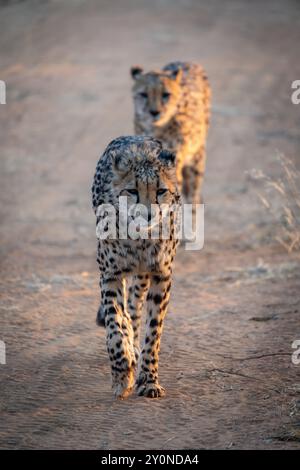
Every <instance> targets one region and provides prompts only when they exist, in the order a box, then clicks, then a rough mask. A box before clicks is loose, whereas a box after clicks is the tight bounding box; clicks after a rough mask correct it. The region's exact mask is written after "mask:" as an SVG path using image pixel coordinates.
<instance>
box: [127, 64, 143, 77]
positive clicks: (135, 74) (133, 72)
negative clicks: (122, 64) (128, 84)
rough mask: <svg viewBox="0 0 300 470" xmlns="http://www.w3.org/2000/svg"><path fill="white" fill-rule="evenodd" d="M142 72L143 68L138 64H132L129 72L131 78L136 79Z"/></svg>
mask: <svg viewBox="0 0 300 470" xmlns="http://www.w3.org/2000/svg"><path fill="white" fill-rule="evenodd" d="M142 73H143V68H142V67H140V66H139V65H133V66H132V67H131V69H130V74H131V76H132V78H133V80H137V79H138V78H139V77H140V76H141V75H142Z"/></svg>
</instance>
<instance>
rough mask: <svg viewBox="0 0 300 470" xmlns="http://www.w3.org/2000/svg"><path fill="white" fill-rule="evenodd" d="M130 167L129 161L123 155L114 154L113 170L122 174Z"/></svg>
mask: <svg viewBox="0 0 300 470" xmlns="http://www.w3.org/2000/svg"><path fill="white" fill-rule="evenodd" d="M130 169H131V161H130V159H129V158H128V157H126V156H125V155H116V157H115V158H114V160H113V170H114V171H115V172H116V173H117V174H119V175H120V176H121V175H122V176H124V175H125V174H127V173H128V172H129V171H130Z"/></svg>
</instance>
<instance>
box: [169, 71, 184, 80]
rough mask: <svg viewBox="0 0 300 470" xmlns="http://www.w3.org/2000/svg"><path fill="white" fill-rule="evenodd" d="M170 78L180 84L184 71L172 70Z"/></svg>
mask: <svg viewBox="0 0 300 470" xmlns="http://www.w3.org/2000/svg"><path fill="white" fill-rule="evenodd" d="M168 76H169V78H171V79H172V80H176V81H177V82H180V80H181V77H182V69H176V70H170V72H169V73H168Z"/></svg>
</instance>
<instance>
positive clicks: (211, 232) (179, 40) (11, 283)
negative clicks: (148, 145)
mask: <svg viewBox="0 0 300 470" xmlns="http://www.w3.org/2000/svg"><path fill="white" fill-rule="evenodd" d="M3 5H4V6H2V7H1V15H0V31H1V33H0V34H1V43H0V44H1V46H0V47H1V53H0V57H1V59H0V79H1V80H5V81H6V84H7V104H6V105H0V132H1V138H0V142H1V176H0V185H1V199H2V202H1V241H2V242H1V260H2V262H1V286H0V287H1V307H2V311H1V317H0V328H1V329H0V340H2V341H5V343H6V348H7V365H5V366H4V365H0V381H1V393H0V406H1V420H0V447H1V448H22V449H23V448H42V449H46V448H93V449H117V448H120V449H139V448H141V449H150V448H152V449H163V448H164V449H179V448H233V449H234V448H267V449H271V448H297V447H299V442H300V418H299V409H300V395H299V393H300V380H299V377H300V375H299V374H300V365H299V366H296V365H294V364H292V362H291V353H292V349H291V344H292V342H293V341H294V340H296V339H300V321H299V311H300V290H299V283H300V259H299V258H300V256H299V254H293V255H290V256H288V255H287V254H286V253H285V252H284V250H283V249H282V248H281V247H280V246H278V245H277V244H275V243H274V242H273V241H272V240H273V238H272V237H273V235H274V230H276V228H275V227H274V226H273V225H271V223H270V222H271V220H270V219H268V218H266V216H265V213H264V211H263V210H262V208H261V206H260V204H259V203H258V201H257V197H256V194H255V188H253V187H252V183H251V182H249V181H248V180H247V178H246V176H245V171H246V170H249V169H251V168H253V167H256V168H262V169H264V170H265V171H266V172H268V173H269V174H273V175H276V172H277V171H278V167H277V166H276V164H275V155H276V152H277V151H279V152H282V153H284V154H285V155H287V156H289V157H291V158H293V159H294V161H296V162H297V163H298V164H299V147H300V145H299V143H300V142H299V141H300V138H299V121H300V105H299V106H296V105H292V103H291V100H290V85H291V82H292V81H293V80H296V79H300V63H299V60H298V59H299V41H300V21H299V18H300V16H299V13H300V9H299V4H298V3H297V2H296V1H286V2H284V3H283V2H281V1H279V0H278V1H270V2H268V1H266V2H261V1H258V0H257V1H252V2H244V4H243V2H240V1H229V2H226V7H225V5H224V2H217V1H210V2H199V1H197V0H186V1H184V0H178V1H176V2H173V1H171V0H164V1H163V2H159V1H153V2H146V0H144V1H142V0H141V1H139V2H138V1H129V0H128V1H122V2H121V1H120V2H110V1H109V0H107V1H103V0H101V1H96V0H90V1H87V2H84V1H76V2H67V1H61V2H52V1H51V2H50V1H49V2H34V1H25V2H20V3H18V2H3ZM113 5H114V6H113ZM172 59H193V60H197V61H200V62H202V63H203V65H204V66H205V68H206V69H207V71H208V74H209V77H210V80H211V83H212V89H213V102H214V107H213V118H212V125H211V131H210V135H209V146H208V165H207V175H206V182H205V190H204V193H205V202H206V217H205V248H204V250H202V251H201V252H196V253H195V252H193V253H191V252H189V253H186V252H183V251H181V252H180V253H179V255H178V257H177V261H176V267H175V279H174V287H173V295H172V304H171V308H170V312H169V315H168V317H167V320H166V326H165V330H164V336H163V341H162V352H161V366H160V374H161V381H162V384H163V385H165V386H166V388H167V396H166V398H165V399H162V400H154V401H150V400H147V399H142V398H137V397H135V396H133V397H131V398H130V399H128V400H127V401H123V402H120V401H114V400H113V399H112V394H111V390H110V376H109V368H108V361H107V357H106V351H105V345H104V331H103V330H101V329H97V328H96V326H95V313H96V309H97V305H98V278H97V266H96V262H95V247H96V244H95V235H94V217H93V214H92V211H91V207H90V193H89V188H90V183H91V179H92V176H93V172H94V168H95V164H96V161H97V158H98V155H99V154H100V152H101V151H102V150H103V149H104V147H105V146H106V144H107V143H108V142H109V141H110V139H111V138H113V137H115V136H118V135H121V134H129V133H132V105H131V98H130V86H131V84H130V78H129V74H128V69H129V66H130V65H131V64H135V63H140V64H144V65H146V66H147V67H149V68H150V67H152V66H159V65H162V64H164V63H166V62H167V61H169V60H172Z"/></svg>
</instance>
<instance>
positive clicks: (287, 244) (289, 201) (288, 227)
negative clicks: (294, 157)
mask: <svg viewBox="0 0 300 470" xmlns="http://www.w3.org/2000/svg"><path fill="white" fill-rule="evenodd" d="M278 162H279V165H280V176H279V177H278V179H274V178H271V177H269V176H267V175H265V174H264V173H263V172H262V171H261V170H256V169H254V170H252V171H251V172H249V176H250V178H251V180H252V181H253V180H254V181H255V182H256V183H257V184H259V185H260V190H259V191H258V197H259V199H260V201H261V203H262V205H263V206H264V207H265V209H266V210H267V211H268V212H269V213H270V214H271V215H272V216H273V218H274V219H275V222H276V226H277V227H278V228H277V230H276V232H275V239H276V240H277V241H278V242H279V243H280V244H281V245H282V246H283V247H284V248H285V249H286V250H287V251H288V253H291V252H292V251H294V250H299V249H300V172H299V171H298V170H297V169H296V167H295V165H294V163H293V162H292V161H291V160H290V159H289V158H287V157H285V156H284V155H278Z"/></svg>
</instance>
